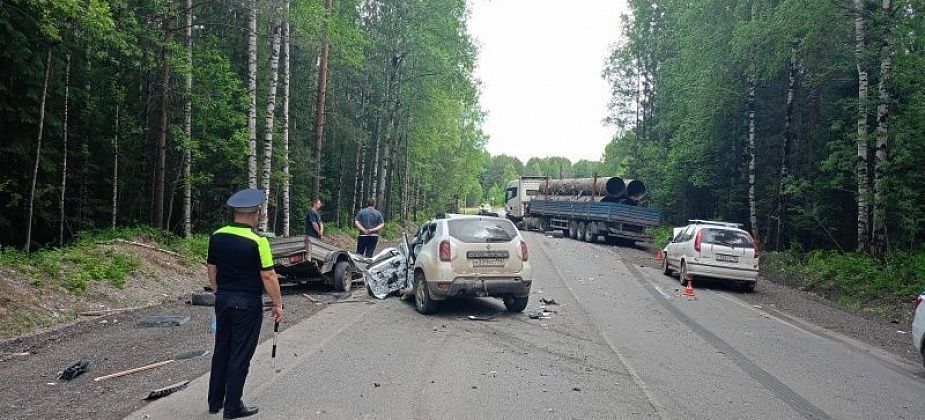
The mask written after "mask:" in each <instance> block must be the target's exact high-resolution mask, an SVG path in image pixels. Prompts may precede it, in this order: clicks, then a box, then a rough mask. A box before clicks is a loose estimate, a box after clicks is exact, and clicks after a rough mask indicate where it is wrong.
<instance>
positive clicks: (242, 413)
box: [222, 405, 260, 419]
mask: <svg viewBox="0 0 925 420" xmlns="http://www.w3.org/2000/svg"><path fill="white" fill-rule="evenodd" d="M258 411H260V407H257V406H256V405H251V406H246V405H244V406H241V409H240V410H238V411H236V412H234V413H229V412H228V411H227V410H226V411H225V415H224V416H222V417H223V418H226V419H237V418H241V417H249V416H253V415H254V414H257V412H258Z"/></svg>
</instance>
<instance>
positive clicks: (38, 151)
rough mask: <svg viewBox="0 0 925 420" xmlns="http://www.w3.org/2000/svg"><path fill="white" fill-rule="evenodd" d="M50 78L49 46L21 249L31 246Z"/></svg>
mask: <svg viewBox="0 0 925 420" xmlns="http://www.w3.org/2000/svg"><path fill="white" fill-rule="evenodd" d="M50 78H51V47H48V51H46V52H45V82H44V83H42V99H41V105H39V122H38V125H39V127H38V132H39V133H38V139H37V140H36V141H35V165H33V166H32V186H31V187H30V188H29V217H28V218H27V220H28V222H26V244H25V245H24V246H23V249H24V250H25V251H26V252H29V251H30V250H31V248H32V218H33V216H34V213H35V212H34V210H35V181H36V178H38V175H39V161H40V160H41V159H42V136H43V135H44V134H45V99H46V98H48V79H50Z"/></svg>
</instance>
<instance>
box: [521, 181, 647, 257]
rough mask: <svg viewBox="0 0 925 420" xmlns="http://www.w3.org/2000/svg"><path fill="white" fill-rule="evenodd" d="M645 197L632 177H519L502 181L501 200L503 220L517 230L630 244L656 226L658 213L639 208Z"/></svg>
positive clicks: (639, 183)
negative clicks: (502, 200)
mask: <svg viewBox="0 0 925 420" xmlns="http://www.w3.org/2000/svg"><path fill="white" fill-rule="evenodd" d="M645 196H646V187H645V184H643V183H642V181H639V180H635V179H623V178H620V177H593V178H565V179H550V178H548V177H537V176H524V177H520V178H518V179H515V180H513V181H511V182H509V183H508V186H507V189H506V190H505V196H504V198H505V210H506V212H507V217H508V218H509V219H511V221H513V222H514V223H516V224H517V225H518V227H521V228H524V229H538V230H540V231H544V232H545V231H550V230H560V231H562V234H563V236H567V237H569V238H572V239H578V240H582V241H586V242H596V241H597V240H599V239H604V240H606V241H607V242H608V243H617V242H624V243H632V242H637V241H646V240H648V239H649V237H648V235H647V234H646V231H645V229H646V228H647V227H653V226H657V225H658V224H659V223H660V222H661V212H660V211H658V210H656V209H653V208H648V207H645V205H644V204H645V202H644V198H645Z"/></svg>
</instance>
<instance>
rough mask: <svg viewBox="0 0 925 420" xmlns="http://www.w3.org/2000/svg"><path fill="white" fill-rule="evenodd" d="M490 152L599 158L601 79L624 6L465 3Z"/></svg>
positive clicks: (612, 2)
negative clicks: (469, 15) (468, 6)
mask: <svg viewBox="0 0 925 420" xmlns="http://www.w3.org/2000/svg"><path fill="white" fill-rule="evenodd" d="M470 4H471V9H472V18H471V20H470V22H469V27H470V30H471V32H472V34H473V36H474V37H475V38H476V42H477V43H478V45H479V48H480V53H479V65H478V70H477V76H478V77H479V79H480V80H481V81H482V97H481V104H482V107H483V108H484V110H485V111H488V119H487V121H486V123H485V127H484V129H485V131H486V132H487V134H488V135H489V136H490V139H489V141H488V151H489V152H491V154H493V155H496V154H501V153H505V154H508V155H513V156H517V157H519V158H520V159H521V160H523V161H524V163H526V161H527V159H529V158H530V157H534V156H535V157H546V156H553V155H557V156H566V157H568V158H569V159H571V160H572V161H573V162H574V161H576V160H578V159H591V160H597V159H599V158H600V156H601V154H602V153H603V151H604V146H605V145H606V144H607V142H608V141H610V138H611V136H612V133H613V132H614V131H615V130H614V129H613V128H610V127H604V126H603V125H602V123H601V119H602V118H603V117H604V116H605V114H606V111H607V102H608V100H609V94H608V92H609V88H608V86H607V84H606V83H605V82H604V80H603V79H601V70H602V69H603V67H604V59H605V58H606V57H607V55H608V51H609V46H610V45H611V44H612V43H614V42H616V41H617V40H618V37H619V35H620V28H619V24H620V14H621V13H623V12H624V10H625V7H626V6H625V2H624V1H623V0H571V1H569V0H555V1H554V0H470Z"/></svg>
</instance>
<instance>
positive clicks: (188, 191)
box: [183, 0, 193, 238]
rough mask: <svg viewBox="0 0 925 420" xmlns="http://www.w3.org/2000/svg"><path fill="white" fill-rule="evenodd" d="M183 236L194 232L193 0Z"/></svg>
mask: <svg viewBox="0 0 925 420" xmlns="http://www.w3.org/2000/svg"><path fill="white" fill-rule="evenodd" d="M183 118H184V121H183V136H184V137H185V140H186V141H185V142H184V143H185V145H184V147H183V236H185V237H187V238H188V237H190V235H192V234H193V221H192V212H193V185H192V182H193V181H192V178H191V177H192V166H193V163H192V161H193V153H192V147H193V0H186V103H185V104H184V105H183Z"/></svg>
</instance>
